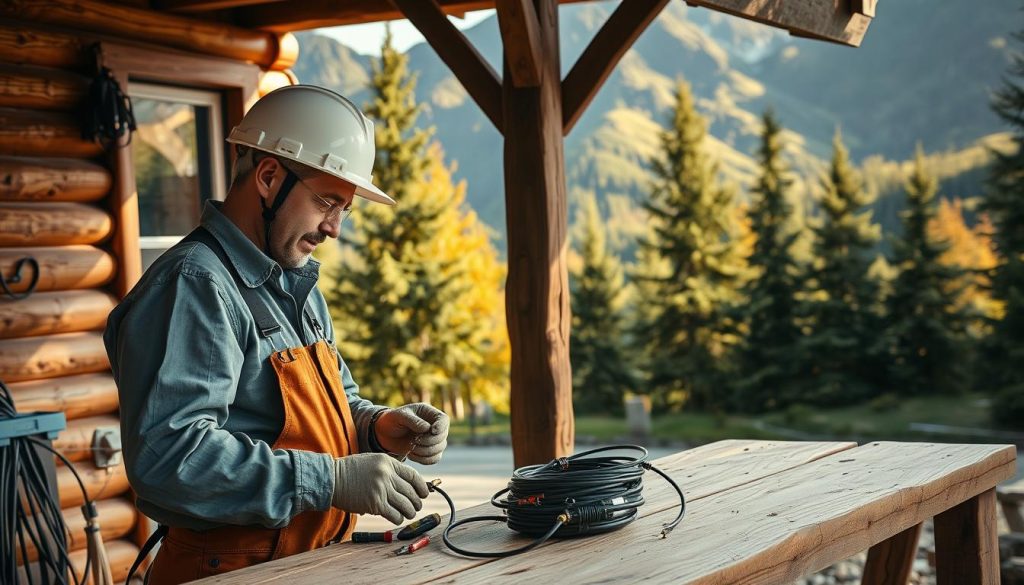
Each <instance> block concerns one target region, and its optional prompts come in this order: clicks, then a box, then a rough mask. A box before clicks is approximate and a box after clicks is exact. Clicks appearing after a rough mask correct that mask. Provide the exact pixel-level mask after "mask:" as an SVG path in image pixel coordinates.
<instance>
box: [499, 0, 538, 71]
mask: <svg viewBox="0 0 1024 585" xmlns="http://www.w3.org/2000/svg"><path fill="white" fill-rule="evenodd" d="M494 5H495V8H497V10H498V28H500V29H501V41H502V45H503V46H504V47H505V60H506V61H508V66H509V69H510V70H511V73H512V83H513V84H514V85H515V86H516V87H536V86H537V85H538V84H539V83H540V61H541V59H542V57H541V55H540V23H539V22H537V12H536V11H534V9H533V2H531V1H530V0H497V2H495V3H494Z"/></svg>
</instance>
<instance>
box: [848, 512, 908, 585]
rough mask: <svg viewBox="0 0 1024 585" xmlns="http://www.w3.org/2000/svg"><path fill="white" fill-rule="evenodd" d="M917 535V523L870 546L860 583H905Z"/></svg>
mask: <svg viewBox="0 0 1024 585" xmlns="http://www.w3.org/2000/svg"><path fill="white" fill-rule="evenodd" d="M919 536H921V525H920V524H917V525H915V526H911V527H910V528H908V529H906V530H904V531H903V532H900V533H899V534H897V535H895V536H892V537H891V538H889V539H887V540H883V541H882V542H880V543H878V544H876V545H875V546H873V547H871V548H870V549H869V550H868V561H867V564H866V565H864V576H863V577H862V578H861V585H907V581H908V580H909V579H910V570H911V569H913V568H914V557H915V556H916V555H917V539H918V537H919Z"/></svg>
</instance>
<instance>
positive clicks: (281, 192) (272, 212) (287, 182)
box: [260, 165, 299, 258]
mask: <svg viewBox="0 0 1024 585" xmlns="http://www.w3.org/2000/svg"><path fill="white" fill-rule="evenodd" d="M282 166H284V165H282ZM284 172H285V176H284V181H283V182H282V183H281V188H280V189H278V190H277V197H275V198H274V204H273V206H272V207H267V204H266V202H265V201H263V199H260V206H261V207H263V253H264V254H266V255H267V256H270V257H271V258H273V256H271V255H270V225H271V224H272V223H274V218H275V217H277V210H278V209H281V206H282V205H284V200H285V199H287V198H288V194H289V193H291V192H292V187H294V186H295V183H296V181H298V180H299V177H298V175H296V174H295V173H293V172H292V171H291V169H289V168H288V167H284Z"/></svg>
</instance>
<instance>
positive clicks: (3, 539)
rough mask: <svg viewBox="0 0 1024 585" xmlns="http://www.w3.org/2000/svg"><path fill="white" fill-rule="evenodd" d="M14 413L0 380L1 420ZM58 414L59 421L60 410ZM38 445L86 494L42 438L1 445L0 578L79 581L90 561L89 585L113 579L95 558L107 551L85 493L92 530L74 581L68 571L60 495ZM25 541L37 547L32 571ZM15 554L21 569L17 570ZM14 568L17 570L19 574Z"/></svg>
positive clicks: (0, 580) (31, 584)
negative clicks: (78, 573) (82, 568)
mask: <svg viewBox="0 0 1024 585" xmlns="http://www.w3.org/2000/svg"><path fill="white" fill-rule="evenodd" d="M17 416H18V412H17V410H16V409H15V407H14V399H13V398H12V397H11V393H10V390H9V389H8V388H7V386H6V385H5V384H4V383H3V382H2V381H0V421H3V420H5V419H14V418H16V417H17ZM59 416H60V421H61V425H62V424H63V415H59ZM38 448H41V449H44V450H46V451H49V452H51V453H53V454H54V455H56V456H57V457H60V458H61V460H63V461H64V464H65V465H67V466H68V468H69V469H70V470H71V471H72V473H73V474H74V476H75V479H77V480H78V485H79V487H80V488H81V489H82V493H83V494H85V493H86V491H85V485H84V484H83V483H82V480H81V478H79V477H78V473H77V472H75V469H74V467H73V466H72V464H71V462H70V461H68V460H67V459H66V458H65V457H64V456H63V455H61V454H60V453H57V452H56V451H54V450H53V448H52V447H50V445H49V444H48V443H47V442H46V441H41V440H39V439H37V438H35V437H32V436H21V437H14V438H11V439H10V442H9V443H8V444H6V445H3V446H0V583H19V582H24V583H28V584H29V585H36V584H38V585H50V584H58V583H59V584H67V583H69V582H73V583H76V584H78V583H81V582H84V581H85V579H87V578H88V575H89V569H90V564H91V565H92V569H93V575H92V578H93V581H92V582H93V583H94V585H106V584H109V583H112V582H113V579H111V577H110V567H109V566H106V564H105V563H104V564H103V565H102V566H101V565H100V564H99V563H98V562H97V560H98V559H105V558H106V550H105V549H104V547H103V542H102V539H99V525H98V524H97V522H96V505H95V504H94V503H93V502H91V501H89V499H88V496H86V502H85V505H84V506H83V507H82V511H83V513H84V514H85V517H86V520H87V524H88V526H87V528H86V531H87V532H90V531H92V532H94V534H89V555H88V556H87V560H86V563H85V569H84V570H83V571H82V575H84V576H85V578H83V580H82V581H79V579H78V576H77V575H76V574H75V573H74V571H70V570H69V569H70V560H69V558H68V550H67V548H68V547H67V526H66V525H65V523H64V516H63V514H62V513H61V508H60V503H59V500H57V498H56V497H55V496H54V494H55V492H56V486H52V485H50V484H49V481H48V479H47V474H46V467H45V466H44V464H43V460H42V459H41V458H40V456H39V451H38ZM97 539H99V541H98V542H97ZM30 546H31V547H33V548H34V549H35V551H36V558H37V560H36V565H35V566H36V568H37V569H36V570H35V571H33V570H32V569H31V566H32V565H31V563H30V562H29V559H30V557H29V547H30ZM19 558H20V559H21V565H22V569H21V571H19V569H18V564H19V563H18V559H19ZM19 572H20V573H22V574H21V575H20V577H19Z"/></svg>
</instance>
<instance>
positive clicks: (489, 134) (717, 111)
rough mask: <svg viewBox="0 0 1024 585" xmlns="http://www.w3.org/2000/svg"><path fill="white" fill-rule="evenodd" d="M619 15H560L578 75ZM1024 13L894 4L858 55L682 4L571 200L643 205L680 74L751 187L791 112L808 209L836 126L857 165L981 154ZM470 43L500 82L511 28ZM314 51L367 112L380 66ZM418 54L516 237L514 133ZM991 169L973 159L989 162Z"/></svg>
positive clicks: (655, 41) (638, 62) (476, 30)
mask: <svg viewBox="0 0 1024 585" xmlns="http://www.w3.org/2000/svg"><path fill="white" fill-rule="evenodd" d="M617 4H618V3H617V2H594V3H580V4H571V5H566V6H563V7H561V9H560V12H559V18H560V30H561V44H562V47H561V55H562V57H561V59H562V61H561V65H562V70H563V75H564V73H566V72H567V71H568V69H569V68H570V67H571V65H572V64H573V63H574V62H575V60H576V58H577V57H578V56H579V54H580V53H581V52H582V51H583V49H584V48H585V47H586V45H587V43H589V42H590V39H592V38H593V36H594V34H595V33H596V32H597V30H598V29H599V28H600V26H601V25H602V24H603V23H604V21H605V20H606V19H607V17H608V15H609V14H611V12H612V11H613V10H614V8H615V7H616V6H617ZM1019 16H1020V12H1019V8H1018V1H1017V0H988V1H987V2H986V3H985V9H984V10H979V9H978V5H977V3H976V2H974V1H973V0H947V1H946V2H943V3H942V6H941V10H940V9H937V7H936V5H935V4H934V2H933V1H929V0H898V1H897V0H887V1H883V2H881V3H880V5H879V8H878V16H877V17H876V19H875V22H874V23H873V24H872V25H871V29H870V30H869V32H868V35H867V39H866V41H865V43H864V45H863V46H862V47H860V48H858V49H852V48H848V47H841V46H836V45H831V44H828V43H823V42H818V41H810V40H806V39H798V38H792V37H789V36H788V35H787V34H786V33H784V32H782V31H778V30H776V29H772V28H769V27H765V26H762V25H758V24H756V23H752V22H749V21H745V20H742V19H738V18H734V17H730V16H727V15H723V14H720V13H715V12H712V11H709V10H706V9H693V8H689V7H687V6H686V5H685V4H683V3H681V2H673V3H670V4H669V5H668V6H667V7H666V9H665V10H664V11H663V12H662V14H661V15H660V16H659V17H658V18H657V19H656V20H655V21H654V22H653V23H652V24H651V26H650V27H649V28H648V30H647V31H646V32H645V33H644V34H643V35H642V36H641V37H640V38H639V39H638V40H637V42H636V44H635V45H634V46H633V48H632V49H631V50H630V51H629V52H628V53H627V54H626V55H625V57H624V58H623V59H622V61H621V62H620V63H619V65H618V66H617V67H616V69H615V70H614V71H613V73H612V74H611V75H610V76H609V78H608V80H607V81H606V83H605V85H604V87H603V88H602V89H601V90H600V91H599V92H598V94H597V95H596V97H595V99H594V101H593V102H592V103H591V104H590V106H589V108H588V109H587V111H586V112H585V113H584V114H583V116H581V118H580V120H579V122H578V123H577V125H576V127H575V128H574V129H573V131H572V133H570V134H569V136H568V137H567V139H566V146H565V148H566V157H565V158H566V176H567V180H568V183H569V193H570V203H572V202H573V201H575V196H576V194H577V193H580V192H582V191H581V190H586V191H594V192H596V193H597V194H598V198H599V200H601V201H602V202H604V203H603V205H602V206H603V207H605V208H607V207H608V205H610V203H608V202H609V201H610V200H611V198H613V197H618V198H619V199H616V201H617V203H615V205H622V202H623V201H629V200H635V199H636V198H637V197H640V196H642V195H643V193H644V192H645V190H646V188H647V184H646V181H647V174H646V165H647V161H648V160H649V158H650V156H652V155H653V154H654V153H655V152H656V151H657V133H658V130H659V125H660V124H662V123H664V122H665V120H666V118H667V116H668V113H669V107H670V105H671V99H672V91H673V88H674V84H675V82H676V80H677V79H680V78H683V79H685V80H686V81H687V82H688V83H690V84H691V86H692V88H693V92H694V95H695V96H696V98H697V106H698V109H699V110H700V111H701V112H702V113H703V114H704V115H705V116H706V117H707V119H708V123H709V134H710V136H711V137H712V140H710V143H709V148H710V149H711V150H712V151H713V152H714V153H715V155H716V156H717V157H718V158H719V159H720V161H721V163H722V172H723V176H724V177H725V178H726V179H728V180H730V181H732V182H734V183H736V184H737V185H738V186H740V187H741V188H742V187H744V186H746V185H747V184H749V182H750V180H751V178H752V177H753V176H754V174H755V173H756V165H755V163H754V161H753V159H752V157H751V155H752V153H754V152H755V149H756V147H757V141H758V131H759V122H758V119H759V116H760V113H761V112H762V111H763V110H764V109H765V108H766V107H772V108H774V109H775V110H776V112H777V114H778V117H779V118H780V119H781V122H782V124H783V125H784V126H785V127H786V128H787V129H788V130H789V132H788V133H787V135H786V138H787V155H788V158H789V161H790V163H791V165H792V166H793V167H794V169H795V170H796V171H797V173H798V174H799V175H800V176H801V177H802V178H803V179H804V180H803V181H801V184H800V185H798V187H797V192H796V197H797V198H798V199H800V200H802V201H804V204H805V205H807V202H806V199H807V197H808V196H809V194H810V192H811V190H812V186H813V185H815V184H816V183H817V179H818V176H819V175H820V172H821V170H822V169H823V168H824V166H823V164H824V163H823V161H825V160H827V159H828V157H829V155H830V152H829V150H830V143H831V138H832V135H833V133H834V132H835V129H836V128H837V127H841V128H842V131H843V136H844V139H845V140H846V141H847V144H848V146H849V147H850V149H851V152H852V154H853V156H854V159H855V160H865V159H866V158H868V157H871V156H875V157H880V159H879V160H881V159H884V160H889V161H901V160H905V159H908V158H910V156H911V155H912V152H913V148H914V146H915V144H916V143H917V142H918V141H920V142H921V143H922V144H923V145H924V147H925V149H926V151H930V152H934V151H943V152H948V151H954V150H959V149H964V148H970V147H972V145H973V144H974V143H975V141H977V140H979V139H982V138H983V137H984V136H987V135H989V134H992V133H995V132H998V131H1000V130H1002V127H1001V125H1000V122H999V120H998V119H997V118H996V117H995V116H994V115H993V114H992V113H991V111H990V110H989V108H988V95H989V93H990V92H991V91H992V89H994V88H995V87H997V86H998V85H999V83H1000V81H999V80H1000V76H1001V75H1002V73H1003V72H1004V71H1005V69H1006V64H1007V63H1008V60H1009V55H1010V53H1011V51H1012V50H1013V49H1014V46H1013V45H1012V44H1011V43H1008V39H1009V35H1010V33H1011V30H1012V27H1017V26H1018V25H1017V24H1016V20H1017V18H1016V17H1019ZM465 34H466V36H467V37H468V38H469V40H470V41H471V42H472V43H473V45H474V46H475V47H476V48H477V49H478V50H479V51H480V53H481V54H482V55H483V56H484V57H485V59H487V60H488V61H489V62H490V63H491V65H492V67H494V68H495V70H496V71H498V72H500V71H501V67H500V63H499V59H500V56H501V45H500V37H499V34H498V27H497V20H496V18H493V17H492V18H488V19H485V20H483V21H481V22H480V23H478V24H477V25H476V26H474V27H472V28H471V29H469V30H467V31H465ZM300 44H301V45H302V50H301V52H300V58H299V63H297V64H296V72H297V74H298V75H299V78H300V79H301V80H303V81H304V82H309V83H317V84H322V85H325V86H328V87H332V88H335V89H338V90H339V91H342V93H345V94H346V95H349V96H351V97H353V99H354V100H355V101H356V102H357V103H364V102H365V101H366V99H367V93H366V91H365V89H362V88H365V84H366V82H367V80H368V79H369V73H368V72H369V63H370V60H369V59H368V58H367V57H365V56H362V55H357V54H354V53H352V52H351V51H350V50H348V49H347V48H345V47H343V46H342V45H340V44H339V43H337V42H335V41H333V40H331V39H328V38H325V37H322V36H319V35H316V34H309V33H306V34H303V35H301V36H300ZM408 55H409V59H410V69H411V70H412V71H414V72H416V75H417V79H418V85H417V98H418V99H419V100H420V101H421V102H423V104H424V113H423V116H422V117H421V124H424V125H432V126H434V127H435V129H436V133H435V136H436V138H437V139H438V140H439V141H440V142H441V144H442V145H443V146H444V148H445V151H446V154H447V156H448V158H449V159H453V160H456V161H458V162H459V165H458V171H457V172H456V173H455V178H456V179H465V180H467V182H468V202H469V203H470V205H472V207H473V208H474V209H476V210H477V212H478V213H479V214H480V216H481V217H482V218H483V219H484V220H485V221H486V222H488V223H489V224H491V225H492V226H494V227H495V228H497V229H498V230H499V231H500V232H502V233H503V232H504V229H505V222H504V205H505V202H504V180H503V167H502V146H501V145H502V142H501V137H500V135H499V134H498V132H497V131H496V130H495V129H494V128H493V127H492V126H491V124H490V122H489V121H488V120H487V118H486V117H485V116H484V115H483V114H482V112H481V111H480V109H479V108H478V107H477V106H476V104H475V103H474V102H473V101H472V99H470V98H469V97H468V95H467V94H466V92H465V90H464V89H463V88H462V86H461V85H460V84H459V83H458V82H457V80H456V79H455V77H454V76H453V75H452V73H451V72H450V70H449V69H448V68H447V66H446V65H444V63H442V62H441V61H440V59H439V58H438V57H437V55H436V54H435V53H434V51H433V49H432V48H430V47H429V46H427V45H426V44H420V45H416V46H414V47H412V48H411V49H410V50H409V52H408ZM968 158H970V157H968ZM983 159H984V157H982V158H981V159H978V158H977V157H975V158H971V160H974V161H975V163H976V164H979V165H984V164H985V163H984V160H983ZM978 161H981V162H978ZM980 176H981V173H980V171H979V170H978V169H977V168H976V167H971V168H968V169H965V170H963V172H962V173H961V174H960V175H956V176H949V177H948V178H949V179H950V180H957V181H958V182H957V190H958V191H959V194H960V195H974V194H977V189H978V188H979V187H978V177H980ZM957 177H960V179H957ZM967 191H971V192H967ZM623 198H624V199H623ZM513 199H514V195H513ZM885 215H886V216H890V215H891V214H889V213H887V214H885ZM570 217H573V215H571V214H570Z"/></svg>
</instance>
